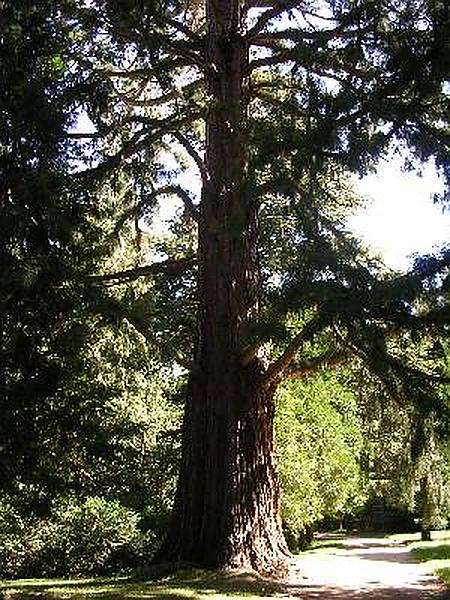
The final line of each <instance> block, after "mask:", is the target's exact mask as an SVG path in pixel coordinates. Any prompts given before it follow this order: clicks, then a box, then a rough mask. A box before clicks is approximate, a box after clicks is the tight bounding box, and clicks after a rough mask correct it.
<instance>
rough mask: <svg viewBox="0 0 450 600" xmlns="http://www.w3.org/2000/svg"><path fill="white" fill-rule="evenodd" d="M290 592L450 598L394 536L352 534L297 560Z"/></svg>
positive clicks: (377, 599)
mask: <svg viewBox="0 0 450 600" xmlns="http://www.w3.org/2000/svg"><path fill="white" fill-rule="evenodd" d="M286 597H291V598H301V599H302V600H313V599H315V598H320V599H321V600H328V599H330V600H354V599H365V600H426V599H434V600H446V599H449V598H450V593H449V592H448V591H446V590H445V589H444V588H443V587H442V586H441V585H440V584H439V581H438V580H437V578H436V577H434V576H433V575H431V574H430V573H429V572H427V570H426V568H425V566H424V565H423V564H421V563H418V562H417V561H416V559H415V558H414V556H413V555H412V554H411V552H410V551H409V550H408V548H406V547H405V546H402V545H401V544H400V543H395V542H392V541H391V540H382V539H369V538H348V539H347V540H344V541H343V543H342V547H339V548H336V549H333V548H330V551H329V552H326V553H325V552H323V553H322V552H319V553H305V554H304V555H302V556H299V557H298V558H296V559H295V561H294V563H293V568H292V571H291V575H290V578H289V584H288V587H287V589H286Z"/></svg>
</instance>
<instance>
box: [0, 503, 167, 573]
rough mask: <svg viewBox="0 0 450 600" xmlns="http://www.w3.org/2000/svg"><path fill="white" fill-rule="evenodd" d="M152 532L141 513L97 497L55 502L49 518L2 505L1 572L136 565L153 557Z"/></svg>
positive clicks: (96, 570)
mask: <svg viewBox="0 0 450 600" xmlns="http://www.w3.org/2000/svg"><path fill="white" fill-rule="evenodd" d="M155 547H156V539H155V536H154V535H152V533H151V532H147V533H146V534H144V533H143V532H142V531H140V529H139V515H138V514H137V513H136V512H134V511H132V510H130V509H128V508H126V507H124V506H123V505H121V504H120V503H119V502H118V501H117V500H114V501H108V500H105V499H103V498H99V497H92V498H87V499H84V500H81V501H80V500H76V499H74V498H64V499H60V500H59V501H58V502H56V503H55V504H54V505H53V507H52V510H51V513H50V516H49V517H48V518H47V519H38V520H37V519H35V520H32V519H28V520H26V519H23V518H21V517H20V515H18V514H17V513H16V512H15V511H14V509H13V508H12V507H11V505H10V504H8V503H6V502H4V503H2V504H0V576H1V577H5V578H15V577H35V576H39V577H42V576H55V575H58V576H62V575H90V574H107V573H113V572H117V571H119V570H122V569H123V568H126V567H135V566H137V565H138V564H139V563H141V562H142V561H143V560H144V559H145V558H148V557H149V555H151V554H152V553H153V552H154V550H155Z"/></svg>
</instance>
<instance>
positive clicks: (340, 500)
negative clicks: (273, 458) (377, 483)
mask: <svg viewBox="0 0 450 600" xmlns="http://www.w3.org/2000/svg"><path fill="white" fill-rule="evenodd" d="M276 434H277V448H278V455H279V469H280V477H281V485H282V490H283V495H282V515H283V519H284V521H285V523H286V524H287V526H288V527H289V528H290V529H291V530H292V531H293V532H301V531H302V530H304V529H305V528H306V527H307V526H309V525H311V524H313V523H314V522H317V521H319V520H321V519H323V518H324V517H327V516H328V517H337V518H340V517H343V516H344V515H349V514H352V513H353V512H354V511H355V510H356V509H357V508H358V507H359V506H361V504H362V503H363V502H364V500H365V498H366V488H365V477H364V474H363V472H362V471H361V467H360V454H361V449H362V445H363V438H362V431H361V423H360V420H359V417H358V409H357V405H356V400H355V397H354V395H353V394H352V393H351V391H350V390H349V389H348V387H347V386H346V385H345V384H343V383H342V382H341V381H340V379H339V377H338V376H336V375H333V374H327V373H322V374H319V375H317V376H315V377H311V378H308V379H307V380H305V381H295V382H294V381H292V382H289V383H287V384H285V385H284V386H283V389H282V391H281V393H280V396H279V399H278V405H277V414H276Z"/></svg>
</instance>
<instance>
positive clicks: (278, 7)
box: [246, 0, 302, 41]
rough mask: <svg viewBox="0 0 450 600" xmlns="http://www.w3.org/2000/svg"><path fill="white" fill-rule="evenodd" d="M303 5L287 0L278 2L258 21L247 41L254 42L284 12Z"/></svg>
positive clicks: (293, 0)
mask: <svg viewBox="0 0 450 600" xmlns="http://www.w3.org/2000/svg"><path fill="white" fill-rule="evenodd" d="M300 4H302V1H301V0H285V1H284V2H283V1H282V2H276V3H275V6H272V8H269V9H268V10H266V11H265V12H264V13H263V14H262V15H261V16H260V17H259V18H258V20H257V21H256V23H255V24H254V25H253V27H251V28H250V29H249V30H248V32H247V36H246V37H247V39H248V40H250V41H251V40H252V39H253V38H254V37H255V36H256V35H258V33H260V32H261V31H262V30H263V29H264V27H266V25H268V24H269V23H270V21H272V20H273V19H276V18H277V17H279V16H280V15H282V14H283V13H284V12H286V11H288V10H292V9H293V8H295V7H296V6H299V5H300Z"/></svg>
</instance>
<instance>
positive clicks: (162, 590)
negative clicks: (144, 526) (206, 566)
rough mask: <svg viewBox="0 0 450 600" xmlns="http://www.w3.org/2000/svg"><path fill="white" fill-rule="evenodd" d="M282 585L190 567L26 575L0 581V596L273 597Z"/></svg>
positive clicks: (75, 599)
mask: <svg viewBox="0 0 450 600" xmlns="http://www.w3.org/2000/svg"><path fill="white" fill-rule="evenodd" d="M278 591H279V587H278V586H277V585H276V584H275V583H273V582H271V581H266V580H264V579H259V578H257V577H254V576H253V575H247V574H235V575H233V574H232V573H229V574H228V573H227V574H221V573H217V572H209V571H202V570H186V571H182V572H179V573H178V574H177V575H174V576H170V577H165V578H163V579H160V580H158V581H153V580H137V579H133V578H125V577H117V578H104V579H101V578H92V579H70V580H61V579H22V580H15V581H3V582H1V581H0V597H1V596H2V595H3V597H4V598H5V597H6V598H11V600H14V599H15V598H20V599H26V598H27V597H28V598H32V599H33V600H36V599H37V598H39V597H42V598H43V599H44V598H45V599H50V600H52V598H54V599H55V600H56V599H58V600H60V599H64V600H88V599H89V600H96V599H98V600H152V599H153V598H159V599H161V600H186V599H203V600H219V599H220V598H228V599H229V600H238V599H241V598H244V599H246V600H256V599H257V598H258V599H260V600H261V599H264V598H273V597H274V596H276V595H277V592H278Z"/></svg>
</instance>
